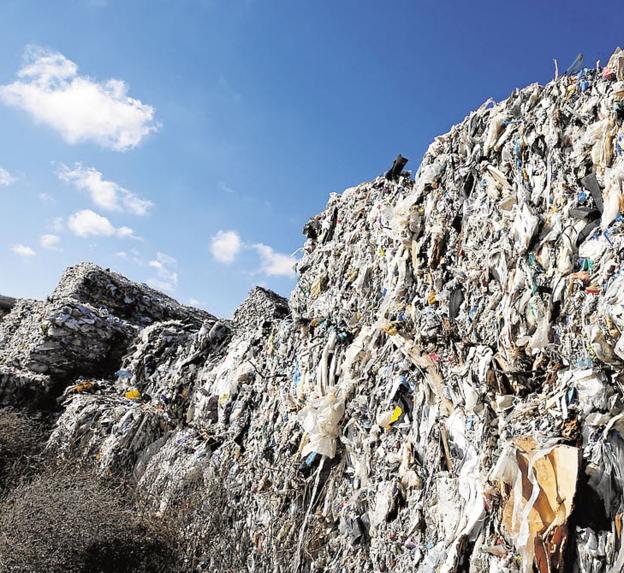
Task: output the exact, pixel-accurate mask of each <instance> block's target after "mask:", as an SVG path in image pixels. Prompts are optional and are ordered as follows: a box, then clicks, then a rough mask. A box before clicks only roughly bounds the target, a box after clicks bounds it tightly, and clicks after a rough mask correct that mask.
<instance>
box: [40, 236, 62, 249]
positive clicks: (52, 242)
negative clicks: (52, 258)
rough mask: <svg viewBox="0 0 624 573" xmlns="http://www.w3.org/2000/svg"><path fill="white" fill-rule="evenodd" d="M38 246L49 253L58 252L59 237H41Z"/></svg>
mask: <svg viewBox="0 0 624 573" xmlns="http://www.w3.org/2000/svg"><path fill="white" fill-rule="evenodd" d="M39 244H40V245H41V246H42V247H43V248H44V249H48V250H49V251H60V250H61V248H60V246H59V245H60V244H61V237H59V236H58V235H41V237H40V238H39Z"/></svg>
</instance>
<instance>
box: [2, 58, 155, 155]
mask: <svg viewBox="0 0 624 573" xmlns="http://www.w3.org/2000/svg"><path fill="white" fill-rule="evenodd" d="M0 100H1V101H3V102H4V103H5V104H6V105H9V106H13V107H17V108H20V109H23V110H24V111H26V112H28V113H29V114H30V115H31V116H32V117H33V119H34V120H35V121H36V122H38V123H43V124H45V125H48V126H50V127H52V128H53V129H55V130H56V131H57V132H59V133H60V134H61V136H62V137H63V139H65V141H67V142H68V143H70V144H75V143H80V142H83V141H92V142H95V143H97V144H98V145H100V146H102V147H105V148H108V149H114V150H116V151H125V150H127V149H131V148H133V147H136V146H137V145H138V144H139V143H141V141H142V140H143V138H145V137H146V136H147V135H149V134H150V133H151V132H153V131H156V130H157V129H158V127H159V126H158V124H157V123H156V122H155V121H154V113H155V110H154V108H153V107H152V106H149V105H146V104H144V103H142V102H141V101H140V100H138V99H135V98H131V97H129V96H128V86H127V85H126V84H125V82H123V81H122V80H115V79H110V80H106V81H104V82H98V81H95V80H93V79H91V78H89V77H88V76H84V75H79V74H78V66H77V65H76V64H75V63H74V62H72V61H71V60H68V59H67V58H66V57H65V56H64V55H63V54H61V53H59V52H52V51H50V50H46V49H44V48H40V47H37V46H29V47H27V48H26V51H25V54H24V65H23V66H22V68H21V69H20V70H19V71H18V73H17V79H16V81H14V82H13V83H10V84H7V85H2V86H0Z"/></svg>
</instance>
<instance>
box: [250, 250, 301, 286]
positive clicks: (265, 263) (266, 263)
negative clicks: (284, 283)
mask: <svg viewBox="0 0 624 573" xmlns="http://www.w3.org/2000/svg"><path fill="white" fill-rule="evenodd" d="M253 248H254V249H255V250H256V252H257V253H258V255H260V261H261V267H260V271H261V272H263V273H264V274H266V275H270V276H282V277H290V278H292V277H294V276H295V275H296V273H295V263H296V262H297V259H295V258H294V257H291V256H290V255H284V254H282V253H277V252H275V251H274V250H273V249H272V248H271V247H269V246H268V245H263V244H262V243H257V244H255V245H254V246H253Z"/></svg>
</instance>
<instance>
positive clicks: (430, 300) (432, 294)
mask: <svg viewBox="0 0 624 573" xmlns="http://www.w3.org/2000/svg"><path fill="white" fill-rule="evenodd" d="M436 300H438V299H437V298H436V293H435V291H430V292H429V294H428V295H427V304H435V302H436Z"/></svg>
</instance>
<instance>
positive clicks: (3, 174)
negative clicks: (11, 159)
mask: <svg viewBox="0 0 624 573" xmlns="http://www.w3.org/2000/svg"><path fill="white" fill-rule="evenodd" d="M14 182H15V177H13V175H11V174H10V173H9V172H8V171H7V170H6V169H4V168H2V167H0V187H8V186H9V185H11V184H12V183H14Z"/></svg>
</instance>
